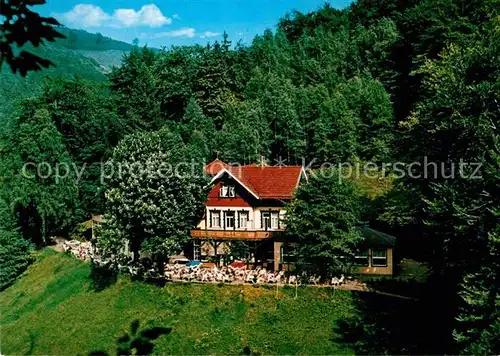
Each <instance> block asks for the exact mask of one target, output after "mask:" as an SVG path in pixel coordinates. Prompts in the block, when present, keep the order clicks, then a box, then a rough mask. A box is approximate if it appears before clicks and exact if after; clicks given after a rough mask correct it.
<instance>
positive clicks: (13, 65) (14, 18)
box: [0, 0, 65, 77]
mask: <svg viewBox="0 0 500 356" xmlns="http://www.w3.org/2000/svg"><path fill="white" fill-rule="evenodd" d="M42 4H45V0H2V1H1V2H0V16H2V17H3V19H4V21H3V23H2V24H1V25H0V54H1V57H0V67H1V66H2V64H3V62H4V61H5V62H6V63H7V64H8V65H9V66H10V69H12V71H13V72H14V73H16V72H19V74H21V75H22V76H23V77H24V76H26V74H27V73H28V72H30V71H37V70H41V69H42V68H48V67H49V66H50V65H53V63H52V62H51V61H49V60H47V59H43V58H41V57H39V56H37V55H35V54H33V53H31V52H29V51H26V50H22V49H21V48H22V47H23V46H24V45H26V44H27V43H31V44H32V45H34V46H35V47H38V46H39V45H40V44H44V41H50V42H54V41H55V40H56V39H57V38H64V37H65V36H64V35H63V34H61V33H59V32H57V31H56V30H55V29H54V26H60V23H59V22H58V21H57V20H56V19H54V18H53V17H43V16H40V15H38V14H37V13H36V12H34V11H32V10H31V9H30V8H29V7H30V6H33V5H42Z"/></svg>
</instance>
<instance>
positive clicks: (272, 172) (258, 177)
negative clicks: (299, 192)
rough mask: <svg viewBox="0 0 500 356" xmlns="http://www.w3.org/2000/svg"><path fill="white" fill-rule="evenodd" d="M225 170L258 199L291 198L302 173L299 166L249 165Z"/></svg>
mask: <svg viewBox="0 0 500 356" xmlns="http://www.w3.org/2000/svg"><path fill="white" fill-rule="evenodd" d="M227 170H228V171H229V172H231V174H232V175H234V176H235V177H236V178H237V179H238V180H239V181H240V182H241V183H242V184H243V185H244V186H245V187H246V188H247V189H248V190H250V191H251V192H252V193H254V194H255V195H257V196H258V197H259V198H260V199H291V198H292V195H293V191H294V190H295V188H296V187H297V183H298V182H299V178H300V175H301V173H302V167H301V166H286V167H267V166H266V167H259V166H255V165H251V166H241V167H236V166H233V167H228V168H227Z"/></svg>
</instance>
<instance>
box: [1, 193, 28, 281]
mask: <svg viewBox="0 0 500 356" xmlns="http://www.w3.org/2000/svg"><path fill="white" fill-rule="evenodd" d="M30 249H31V246H30V244H29V242H27V241H26V240H24V239H23V237H22V236H21V234H20V233H19V229H18V228H17V224H16V221H15V219H14V218H13V216H12V213H11V211H10V209H9V207H8V205H7V202H6V201H5V200H4V199H0V291H2V290H3V289H5V288H7V287H8V286H10V285H11V284H12V283H14V281H15V280H16V278H17V277H18V276H19V275H20V274H21V273H23V272H24V270H25V269H26V268H27V267H28V266H29V264H30V263H31V261H32V258H31V255H30Z"/></svg>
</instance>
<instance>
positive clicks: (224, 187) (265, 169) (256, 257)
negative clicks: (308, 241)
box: [191, 160, 307, 269]
mask: <svg viewBox="0 0 500 356" xmlns="http://www.w3.org/2000/svg"><path fill="white" fill-rule="evenodd" d="M206 172H207V174H209V175H211V176H212V177H213V178H212V181H211V183H212V189H211V191H210V193H209V195H208V201H207V203H206V206H205V214H204V218H203V220H202V221H201V222H200V223H199V225H198V226H197V229H195V230H193V231H192V232H191V236H192V238H193V239H194V251H193V255H194V256H193V257H194V258H195V259H198V258H206V257H207V256H212V257H219V256H224V255H226V254H227V253H228V252H229V251H230V250H231V245H232V242H234V241H246V242H247V243H248V245H249V246H253V252H252V253H251V255H252V257H251V258H252V259H253V262H254V263H260V264H263V265H266V266H267V267H268V268H274V269H280V268H281V261H282V258H281V257H282V255H283V254H284V251H283V248H282V243H283V236H282V235H283V231H284V229H285V226H284V222H283V221H284V216H285V210H284V208H285V205H286V204H287V203H288V202H289V201H290V200H291V199H292V195H293V192H294V191H295V189H296V188H297V187H298V185H299V184H300V183H301V182H302V181H303V180H306V179H307V176H306V173H305V171H304V169H303V168H302V167H301V166H286V167H269V166H258V165H247V166H229V165H228V164H226V163H224V162H222V161H220V160H215V161H214V162H212V163H210V164H209V165H208V166H207V167H206Z"/></svg>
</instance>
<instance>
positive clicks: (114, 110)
mask: <svg viewBox="0 0 500 356" xmlns="http://www.w3.org/2000/svg"><path fill="white" fill-rule="evenodd" d="M498 5H499V4H498V1H496V0H473V1H465V0H411V1H409V0H384V1H382V0H358V1H356V2H355V3H353V4H352V5H351V6H350V7H348V8H346V9H343V10H338V9H334V8H332V7H330V6H329V5H325V6H324V7H322V8H320V9H318V10H317V11H315V12H312V13H309V14H302V13H299V12H293V13H291V14H288V15H286V16H285V17H283V18H282V19H281V20H280V22H279V23H278V25H277V28H276V30H275V31H271V30H267V31H265V32H264V33H263V34H262V35H259V36H256V37H255V38H254V39H253V41H252V43H251V44H248V45H247V44H243V43H233V42H232V41H231V40H230V39H229V38H228V36H227V35H224V37H223V38H222V39H221V40H220V41H216V42H214V43H210V44H207V45H206V46H198V45H196V46H184V47H172V48H166V49H163V50H153V49H149V48H146V47H144V48H139V47H137V46H136V47H134V48H132V49H131V52H130V53H129V54H127V55H126V56H124V58H123V61H122V63H121V65H120V66H119V67H114V68H113V70H112V71H111V72H110V73H109V74H107V79H106V80H98V81H95V80H93V79H96V78H89V77H87V78H73V79H64V78H63V79H61V78H53V79H51V80H48V81H46V83H45V84H44V87H43V89H42V90H41V93H40V95H38V96H37V97H36V98H34V99H30V100H26V101H24V102H22V103H20V104H19V105H20V106H19V109H18V111H12V113H11V114H10V115H8V116H7V115H6V118H5V119H3V120H2V126H3V128H2V137H1V139H0V152H1V155H2V160H1V162H0V176H1V177H2V180H1V184H2V190H1V194H2V195H1V200H0V203H1V204H0V209H1V210H2V211H1V214H2V216H1V218H0V223H1V224H2V225H1V226H0V231H1V232H2V234H1V236H0V238H1V240H2V241H1V247H0V250H1V251H0V254H1V255H2V259H3V256H9V257H8V258H9V259H13V260H14V262H13V263H12V264H11V265H12V269H13V270H14V271H13V270H9V272H5V277H4V276H3V275H2V278H6V279H11V278H13V277H12V276H15V275H16V273H17V271H18V270H22V269H23V268H24V267H25V266H26V264H27V263H28V259H27V258H26V253H27V251H28V247H27V246H28V244H33V245H35V246H43V245H44V244H46V243H47V241H48V237H49V236H52V235H65V234H69V233H71V232H72V231H73V229H74V228H75V226H76V225H77V224H78V223H79V222H81V221H84V220H86V219H88V218H89V217H90V215H91V214H93V213H101V212H104V211H106V210H113V209H114V208H116V205H113V201H114V200H113V199H115V200H116V199H117V198H116V197H115V198H113V196H111V198H110V194H108V195H107V197H108V198H107V199H106V196H105V192H106V190H108V192H113V189H116V188H117V187H118V186H119V182H113V181H111V182H103V181H102V179H101V175H100V174H101V171H100V168H101V165H102V163H103V162H106V161H108V160H113V159H114V160H124V159H125V160H126V159H128V158H130V160H134V159H139V158H140V157H141V156H143V157H149V156H151V155H152V154H153V153H154V152H157V151H158V150H159V152H160V156H159V157H160V158H158V159H162V157H167V159H169V157H170V159H174V160H176V161H178V160H179V155H181V154H182V155H184V157H194V158H196V160H197V161H198V162H209V161H210V160H212V159H213V158H215V157H218V158H220V159H222V160H225V161H227V162H238V163H254V162H256V161H258V160H259V159H260V157H262V156H265V157H266V158H267V159H268V161H269V164H274V163H275V162H283V161H284V162H285V163H286V164H304V165H306V166H308V167H309V168H311V169H317V168H319V167H320V166H321V165H322V164H324V163H325V162H329V163H331V164H335V165H338V164H342V163H345V162H351V163H355V162H373V163H374V164H377V165H382V164H383V163H391V162H405V163H406V164H410V163H412V162H420V163H423V162H434V163H435V165H431V166H426V165H424V164H420V165H413V166H412V167H411V173H412V174H410V175H406V176H405V177H400V178H399V179H393V180H391V181H392V186H391V189H390V190H389V191H388V192H384V194H379V195H378V196H377V197H371V198H370V199H368V198H367V199H366V204H363V211H362V212H361V213H360V216H362V218H363V219H364V220H365V222H366V223H368V224H370V225H372V226H376V227H378V228H380V229H383V230H385V231H387V232H392V233H394V234H395V235H397V236H398V237H401V239H400V240H401V241H402V245H403V246H401V251H404V253H406V254H413V256H412V257H415V258H418V259H420V260H423V261H425V262H427V263H428V264H429V267H430V269H431V271H432V277H431V278H430V282H429V283H430V287H429V288H430V291H431V292H430V293H429V296H428V298H429V300H430V301H431V303H432V309H431V310H430V314H429V315H431V316H432V317H434V316H435V315H438V314H439V315H440V317H439V318H438V317H436V319H439V320H429V323H431V324H433V325H430V326H429V328H430V329H431V330H432V331H433V332H436V333H437V335H439V337H438V336H435V338H436V339H440V340H441V344H439V345H435V348H434V349H428V350H426V351H427V353H434V354H436V353H456V352H462V353H485V354H487V353H499V352H500V345H499V341H498V340H500V307H499V304H500V290H499V289H500V287H499V285H500V282H499V279H500V168H499V167H500V146H499V143H500V142H499V140H500V126H499V125H500V120H499V117H500V104H499V102H498V98H499V97H500V80H499V78H500V10H499V7H498ZM64 43H65V46H66V47H67V48H71V46H72V42H71V38H68V39H67V40H65V42H64ZM116 49H118V50H124V48H121V47H119V48H116ZM56 62H57V63H56V65H57V66H63V65H64V64H63V61H62V60H61V61H57V60H56ZM3 70H5V68H4V69H3ZM84 77H85V76H84ZM97 79H99V78H97ZM2 90H5V88H4V89H2ZM165 137H166V139H164V138H165ZM159 147H160V148H159ZM162 155H163V156H162ZM172 157H173V158H172ZM28 162H31V163H34V164H33V165H30V166H29V167H28V168H27V170H28V173H29V174H28V176H34V175H35V173H36V167H37V166H36V164H37V163H42V162H48V163H49V164H50V165H51V167H55V166H56V164H57V163H59V164H61V163H65V164H66V166H67V167H70V170H69V171H67V172H66V173H67V174H66V179H63V180H58V177H54V176H51V177H50V178H49V179H41V178H37V179H30V178H27V175H26V174H21V171H22V170H23V166H24V165H25V163H28ZM459 163H463V165H462V166H460V167H459V166H458V165H459ZM74 167H76V168H74ZM82 167H86V168H85V169H84V170H81V169H82ZM429 167H431V168H429ZM475 167H479V168H480V169H479V173H480V176H481V178H480V179H476V174H475V173H477V172H475V170H476V169H475ZM438 168H439V169H438ZM408 172H410V171H408ZM24 173H26V172H24ZM459 173H460V174H459ZM463 173H466V174H463ZM393 174H394V172H393V171H391V169H390V168H389V169H388V170H387V172H386V173H385V175H387V176H392V175H393ZM39 175H40V174H38V176H39ZM68 177H70V178H72V179H67V178H68ZM136 183H137V182H136ZM172 184H173V185H177V184H178V182H172ZM137 185H138V189H139V188H140V186H141V184H140V182H139V183H137ZM321 187H323V185H321V184H318V187H317V188H318V189H322V188H321ZM311 189H313V187H311ZM183 194H187V193H186V192H184V193H183ZM189 194H191V195H189V197H190V198H193V197H196V196H198V194H200V192H191V193H189ZM193 199H194V198H193ZM193 204H195V203H193ZM165 209H169V208H168V207H166V208H165ZM175 216H176V219H178V221H180V220H181V219H182V214H176V215H175ZM191 220H192V221H195V219H192V218H191V217H190V220H189V222H191ZM182 224H183V226H184V225H186V226H187V228H188V227H189V226H188V225H189V224H187V222H183V223H182ZM131 228H133V226H132V227H131ZM4 232H5V233H4ZM122 233H123V232H122ZM12 251H15V252H12ZM2 273H3V272H2ZM2 284H3V283H2ZM436 313H437V314H436ZM390 351H392V352H393V353H397V351H396V350H390Z"/></svg>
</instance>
